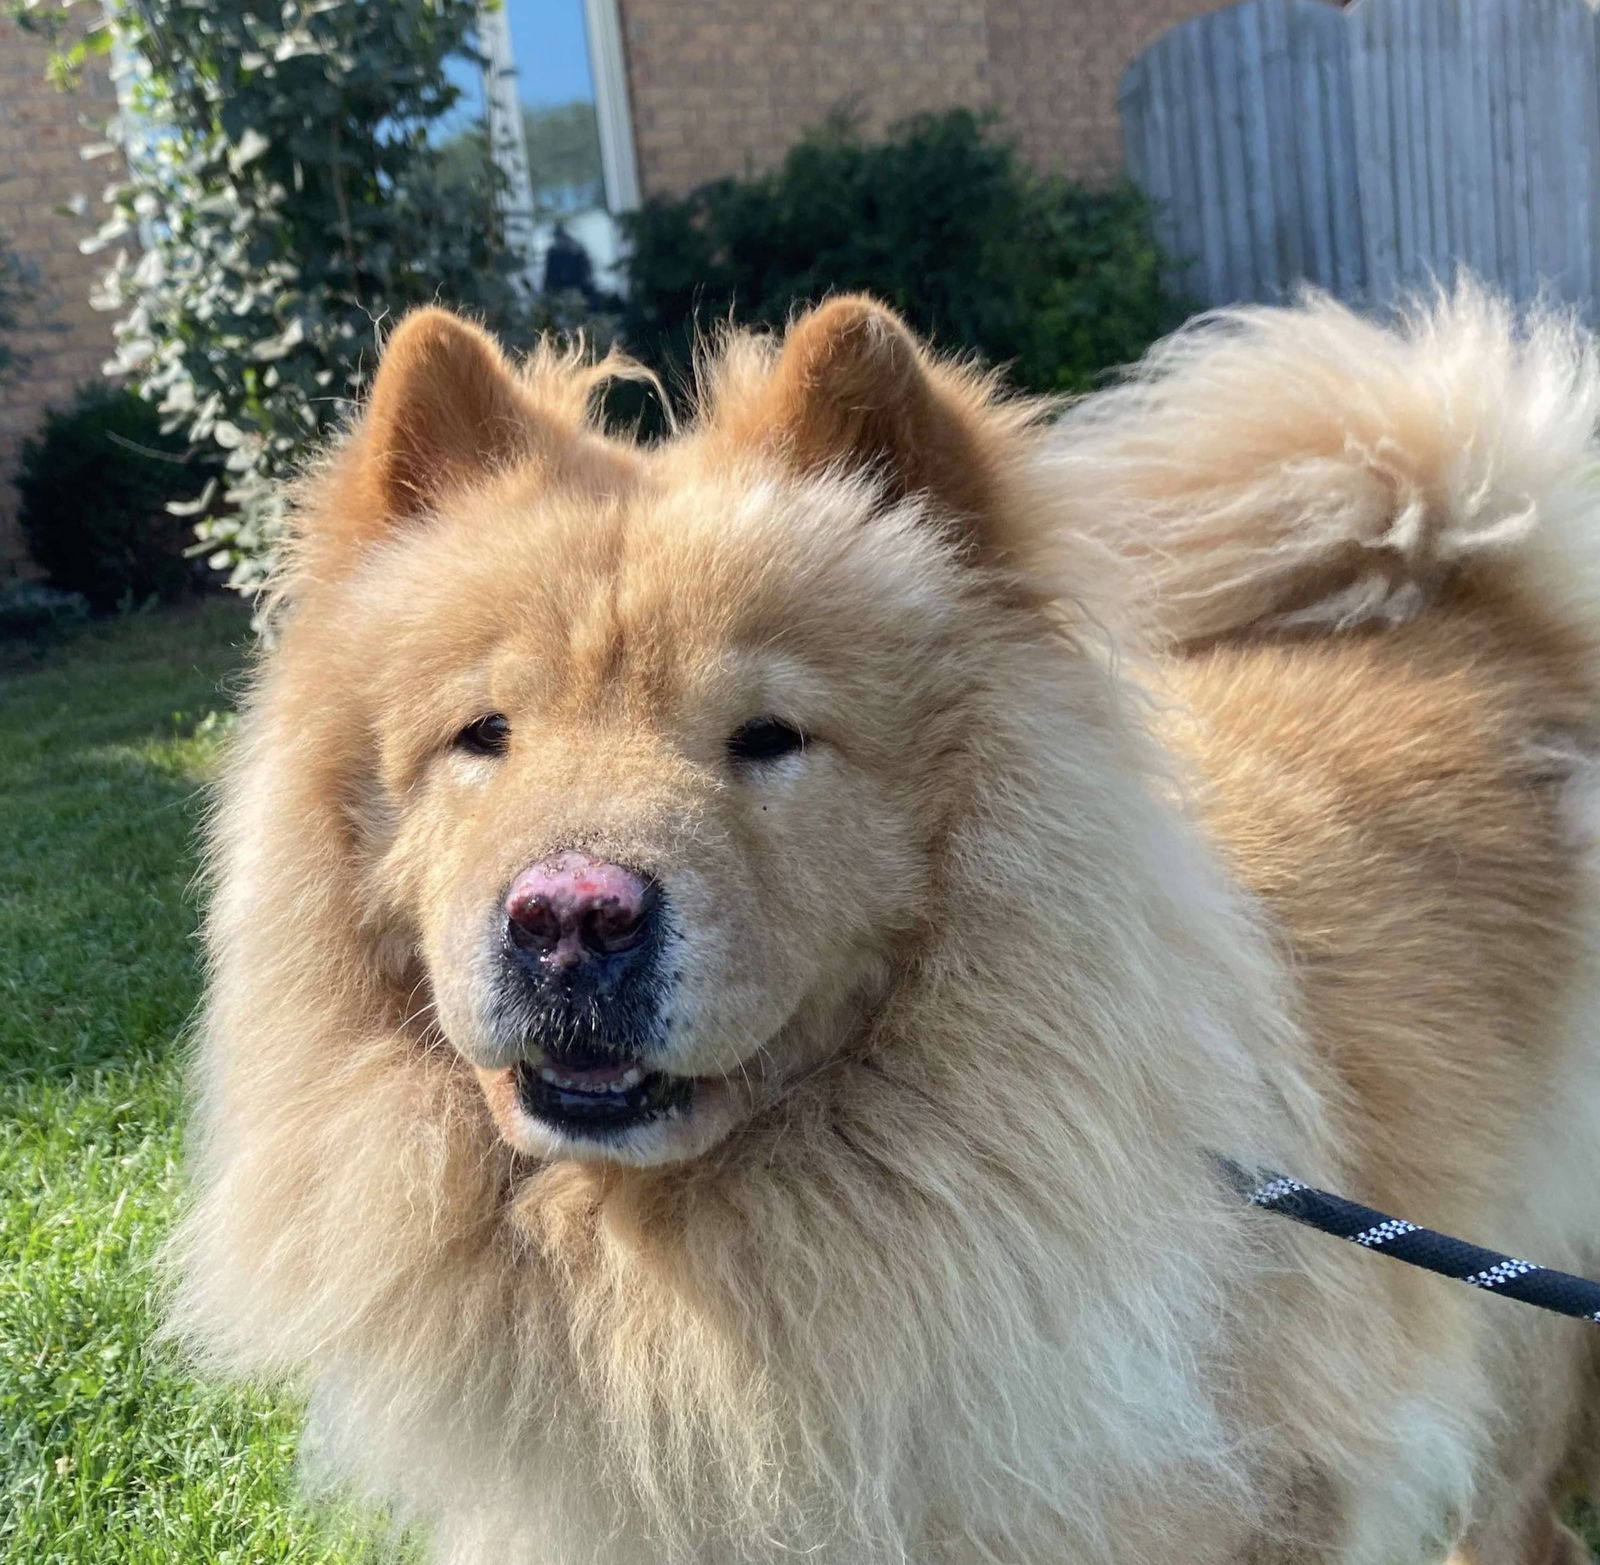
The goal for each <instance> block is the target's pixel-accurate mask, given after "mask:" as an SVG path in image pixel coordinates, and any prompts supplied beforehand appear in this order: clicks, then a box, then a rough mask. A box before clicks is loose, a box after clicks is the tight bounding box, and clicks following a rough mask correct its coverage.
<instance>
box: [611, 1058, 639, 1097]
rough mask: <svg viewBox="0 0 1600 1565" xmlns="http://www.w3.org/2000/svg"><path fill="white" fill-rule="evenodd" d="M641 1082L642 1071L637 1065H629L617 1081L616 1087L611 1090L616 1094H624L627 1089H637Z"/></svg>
mask: <svg viewBox="0 0 1600 1565" xmlns="http://www.w3.org/2000/svg"><path fill="white" fill-rule="evenodd" d="M643 1080H644V1071H643V1070H642V1069H641V1068H640V1067H639V1066H637V1065H630V1066H629V1067H628V1068H627V1070H625V1071H624V1072H623V1073H622V1076H621V1078H620V1079H619V1080H618V1082H617V1085H616V1087H615V1088H614V1089H613V1090H615V1091H617V1092H625V1091H626V1090H627V1089H628V1088H629V1087H637V1086H638V1085H639V1083H640V1082H641V1081H643Z"/></svg>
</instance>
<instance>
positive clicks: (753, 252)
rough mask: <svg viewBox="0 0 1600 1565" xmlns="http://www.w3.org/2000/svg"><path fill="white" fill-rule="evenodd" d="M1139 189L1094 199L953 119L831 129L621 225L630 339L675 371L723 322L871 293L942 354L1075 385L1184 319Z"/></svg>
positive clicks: (966, 119)
mask: <svg viewBox="0 0 1600 1565" xmlns="http://www.w3.org/2000/svg"><path fill="white" fill-rule="evenodd" d="M1148 215H1149V214H1148V211H1147V208H1146V205H1145V202H1144V200H1143V198H1142V197H1141V196H1140V195H1139V194H1138V193H1137V192H1136V191H1135V190H1133V189H1132V188H1131V187H1126V186H1124V187H1120V188H1117V189H1113V190H1107V191H1088V190H1084V189H1081V188H1078V187H1076V186H1073V185H1071V184H1069V183H1067V182H1066V181H1065V180H1062V179H1060V178H1056V177H1053V176H1045V175H1039V174H1036V173H1034V172H1032V171H1031V170H1030V169H1028V168H1027V167H1026V166H1025V165H1024V164H1023V162H1022V161H1021V159H1020V158H1019V157H1018V156H1017V154H1016V152H1015V151H1014V150H1013V149H1012V147H1011V146H1010V145H1009V144H1007V143H1006V142H1005V141H1004V140H1002V139H1000V138H999V137H998V136H997V135H996V134H995V133H994V128H993V124H992V122H991V121H989V120H987V119H985V118H982V117H979V116H977V115H974V114H971V113H969V112H967V111H966V110H956V111H953V112H951V113H947V114H941V115H924V116H920V117H918V118H915V119H912V120H908V121H906V122H905V123H904V124H903V125H900V126H898V127H897V128H896V129H895V130H894V131H893V132H892V133H891V135H890V137H889V139H888V140H886V141H883V142H881V143H878V144H868V143H866V142H864V141H863V140H862V139H861V138H860V136H859V135H858V134H856V132H855V131H854V129H853V128H852V127H851V126H850V125H849V124H848V123H845V122H840V121H835V122H834V123H832V124H830V125H829V126H827V127H826V128H825V129H823V130H821V131H819V132H816V133H814V134H812V135H810V136H808V137H806V138H805V139H804V140H802V141H801V142H800V143H799V144H798V145H797V146H796V147H794V148H793V149H792V150H791V152H790V153H789V155H788V157H787V158H786V159H785V160H784V163H783V165H782V167H781V168H779V169H777V170H776V171H774V172H773V173H771V174H767V175H762V176H758V177H756V178H753V179H742V180H740V179H724V180H719V181H717V182H715V183H713V184H709V185H705V186H702V187H701V188H700V189H699V190H696V191H694V192H693V193H691V194H690V195H688V196H687V197H685V198H683V199H682V200H661V199H657V200H654V201H652V202H650V203H649V204H648V205H647V206H645V207H644V208H643V209H641V210H640V211H638V212H636V213H634V214H632V215H631V216H630V217H628V218H626V219H625V222H626V224H627V230H628V236H629V239H630V241H631V244H632V258H631V260H630V262H629V276H630V279H631V287H630V293H629V298H628V303H627V310H626V313H625V315H624V317H623V323H622V331H623V335H624V337H625V339H626V340H627V342H628V344H629V346H630V347H631V348H632V349H633V351H634V352H635V353H637V354H639V355H640V356H641V357H643V358H644V359H646V361H647V362H649V363H650V364H651V365H652V366H653V367H654V368H656V369H657V370H659V371H662V372H664V373H666V374H667V375H668V376H670V377H673V378H677V377H680V376H681V375H682V374H683V372H684V370H685V369H686V367H687V365H688V362H689V359H690V355H691V350H692V344H693V339H694V334H695V332H696V330H697V329H704V327H706V326H707V325H713V324H715V323H717V322H718V321H721V320H726V319H728V318H730V316H731V317H732V318H733V319H735V320H738V321H740V322H747V323H749V324H752V325H766V326H776V325H781V324H782V323H783V322H784V320H785V319H786V318H787V317H788V316H789V314H790V312H791V311H792V310H793V309H794V307H795V306H796V305H797V304H800V303H804V302H807V301H813V300H816V299H820V298H822V297H823V296H824V295H826V294H829V293H837V292H846V291H851V290H855V289H864V290H866V291H867V292H869V293H873V294H875V295H877V297H879V298H880V299H882V300H884V301H885V302H886V303H888V304H891V305H893V306H894V307H895V308H896V309H897V310H899V311H900V312H901V313H902V314H903V315H904V316H905V317H906V318H907V319H908V320H909V321H910V322H911V323H912V325H913V326H915V327H916V328H917V329H918V330H919V331H921V332H923V333H925V334H927V335H929V336H931V337H932V338H933V339H934V340H935V342H936V343H937V344H938V345H939V346H940V347H942V348H946V349H967V350H973V351H976V352H977V353H979V354H980V355H982V357H983V358H985V359H986V360H988V361H989V362H990V363H994V364H1008V365H1010V367H1011V373H1012V377H1013V378H1014V379H1015V380H1016V381H1017V382H1018V383H1020V384H1021V385H1023V386H1026V387H1029V388H1031V389H1033V390H1037V391H1077V390H1082V389H1085V388H1087V387H1088V386H1089V385H1091V384H1092V383H1093V382H1094V380H1095V379H1096V377H1097V376H1099V375H1100V374H1101V373H1102V372H1103V371H1104V370H1106V369H1107V368H1109V367H1111V366H1113V365H1118V364H1124V363H1128V362H1130V361H1132V360H1133V359H1136V358H1137V357H1138V356H1139V355H1140V354H1141V353H1142V352H1143V350H1144V349H1145V348H1146V347H1147V346H1148V345H1149V344H1150V343H1151V342H1152V341H1153V340H1154V339H1155V338H1157V337H1159V336H1161V335H1162V334H1163V333H1164V332H1165V331H1167V330H1169V329H1170V328H1171V327H1172V326H1173V325H1175V324H1176V323H1177V321H1178V320H1179V319H1181V315H1182V312H1181V311H1180V310H1178V309H1177V308H1175V306H1174V304H1173V301H1171V300H1170V299H1169V298H1168V297H1167V296H1166V295H1165V293H1164V292H1163V291H1162V286H1161V271H1162V256H1161V253H1160V251H1159V250H1158V249H1157V247H1156V245H1155V243H1154V241H1153V240H1152V238H1151V237H1150V231H1149V224H1148Z"/></svg>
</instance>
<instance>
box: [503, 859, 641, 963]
mask: <svg viewBox="0 0 1600 1565" xmlns="http://www.w3.org/2000/svg"><path fill="white" fill-rule="evenodd" d="M656 896H657V892H656V886H655V882H654V881H653V880H650V879H649V878H648V877H646V876H644V875H640V874H637V873H636V872H635V871H633V870H631V869H624V868H623V867H622V865H620V864H608V863H606V862H605V861H604V860H602V859H596V858H591V857H590V856H589V855H588V854H587V853H576V852H566V853H557V854H555V855H553V856H552V857H551V858H548V859H545V860H544V861H543V862H542V863H539V864H534V865H532V866H530V867H529V868H528V869H525V870H523V872H522V873H521V874H520V875H518V876H517V878H516V879H515V880H514V881H512V883H511V889H510V890H509V891H508V892H507V893H506V918H507V920H508V922H509V927H510V932H511V938H512V939H513V940H515V941H516V942H517V944H518V945H520V946H521V947H522V948H523V950H525V951H532V952H535V953H537V954H538V956H539V957H540V959H541V960H542V961H545V962H548V963H550V964H552V965H554V966H560V967H567V966H572V965H574V964H576V963H578V962H583V961H587V960H589V959H591V958H593V957H597V956H610V955H612V954H613V953H615V952H618V951H626V950H628V949H629V948H630V947H631V946H635V945H637V944H638V943H639V941H640V940H641V939H643V937H644V932H645V921H646V919H647V918H648V917H649V914H650V909H651V908H652V907H654V906H655V902H656Z"/></svg>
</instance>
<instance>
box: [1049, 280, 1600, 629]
mask: <svg viewBox="0 0 1600 1565" xmlns="http://www.w3.org/2000/svg"><path fill="white" fill-rule="evenodd" d="M1597 420H1600V352H1597V347H1596V343H1595V341H1594V339H1593V338H1592V337H1590V336H1589V335H1588V333H1586V332H1585V331H1583V330H1582V329H1581V328H1579V327H1578V326H1576V325H1575V324H1574V323H1573V322H1571V321H1570V320H1568V319H1566V318H1564V317H1561V316H1558V315H1555V314H1553V313H1549V312H1536V313H1534V314H1531V315H1529V316H1527V317H1526V318H1521V319H1519V318H1518V317H1517V315H1516V314H1515V313H1514V312H1513V311H1512V310H1511V309H1510V308H1509V307H1508V306H1506V305H1505V304H1503V303H1501V302H1500V301H1498V300H1496V299H1494V298H1492V297H1490V296H1489V295H1488V294H1486V293H1484V292H1483V291H1481V290H1480V289H1478V288H1476V287H1474V286H1471V285H1463V286H1459V287H1457V288H1456V289H1455V290H1454V291H1453V292H1450V293H1448V294H1443V293H1442V294H1440V295H1439V296H1438V297H1437V298H1436V299H1434V300H1432V301H1430V302H1429V303H1427V304H1425V305H1421V306H1418V307H1417V308H1415V309H1413V310H1412V311H1411V312H1409V313H1408V314H1405V315H1403V316H1401V317H1400V318H1399V319H1398V321H1397V322H1396V323H1394V324H1392V325H1382V324H1378V323H1376V322H1374V321H1371V320H1368V319H1365V318H1363V317H1361V316H1359V315H1357V314H1355V313H1354V312H1352V311H1351V310H1349V309H1347V308H1345V307H1344V306H1343V305H1340V304H1338V303H1336V302H1334V301H1333V300H1331V299H1328V298H1326V297H1323V296H1320V295H1308V296H1307V297H1305V298H1304V299H1303V300H1302V301H1301V303H1300V304H1299V305H1298V306H1296V307H1294V308H1281V309H1280V308H1246V309H1237V310H1229V311H1223V312H1219V313H1216V314H1212V315H1208V316H1204V317H1201V318H1200V319H1199V320H1198V321H1196V322H1195V323H1194V324H1192V325H1191V326H1189V327H1187V328H1185V329H1184V330H1183V331H1181V332H1179V333H1178V334H1177V335H1175V336H1173V337H1171V338H1169V339H1168V340H1167V341H1165V342H1163V343H1161V344H1159V345H1158V346H1157V347H1156V348H1154V349H1153V350H1152V351H1151V353H1150V354H1149V356H1148V357H1147V358H1146V359H1145V361H1144V363H1143V364H1142V365H1140V366H1139V368H1138V369H1137V370H1136V371H1135V372H1134V374H1133V375H1132V376H1131V377H1130V379H1129V380H1128V381H1127V382H1126V383H1124V384H1122V385H1119V386H1117V387H1115V388H1113V389H1111V390H1109V391H1106V392H1103V393H1101V394H1099V395H1096V396H1093V397H1090V398H1088V399H1086V400H1085V401H1083V402H1081V403H1079V404H1078V405H1077V406H1076V407H1074V408H1073V409H1071V410H1069V412H1068V413H1067V414H1066V415H1065V417H1064V418H1063V420H1062V422H1061V424H1060V426H1059V430H1058V433H1057V436H1056V437H1055V438H1056V439H1057V441H1058V444H1056V445H1055V446H1054V449H1053V452H1052V466H1054V465H1055V463H1057V462H1059V463H1060V467H1058V468H1057V470H1056V475H1055V476H1056V477H1057V479H1058V480H1060V481H1062V482H1063V483H1064V485H1065V486H1066V488H1067V489H1068V490H1069V492H1071V493H1072V494H1073V495H1074V499H1073V501H1072V504H1073V507H1074V510H1075V511H1076V512H1077V514H1078V517H1079V518H1080V520H1081V525H1083V526H1084V527H1085V528H1087V529H1088V530H1089V531H1090V532H1092V533H1095V534H1097V535H1098V536H1100V537H1101V538H1102V539H1104V540H1105V541H1107V542H1108V543H1109V544H1110V545H1111V547H1112V549H1113V550H1114V552H1116V553H1117V554H1119V555H1121V556H1122V557H1124V558H1126V559H1132V560H1134V561H1135V562H1137V563H1138V564H1140V565H1142V566H1144V567H1147V576H1146V580H1145V583H1144V585H1145V590H1146V593H1147V594H1148V598H1147V602H1148V604H1149V612H1148V620H1147V624H1146V626H1145V628H1146V630H1147V631H1148V632H1149V634H1150V636H1151V637H1152V638H1153V639H1154V640H1155V641H1156V642H1157V643H1166V644H1176V643H1193V642H1199V641H1204V640H1206V639H1208V638H1211V637H1216V636H1222V635H1226V634H1229V633H1230V632H1237V631H1240V630H1244V629H1247V628H1249V627H1251V626H1252V625H1263V626H1265V625H1275V626H1296V625H1298V626H1306V627H1311V626H1318V625H1322V626H1329V627H1334V626H1350V625H1356V624H1361V623H1365V622H1370V621H1391V622H1393V621H1398V620H1401V619H1405V618H1408V617H1410V616H1411V615H1413V614H1416V613H1417V612H1419V611H1420V610H1422V609H1423V608H1424V607H1425V606H1426V605H1427V603H1428V602H1429V601H1430V600H1431V599H1432V598H1433V597H1434V595H1435V594H1436V593H1438V592H1439V591H1440V590H1441V589H1443V588H1445V587H1447V586H1448V585H1449V584H1450V583H1451V582H1452V581H1453V580H1459V579H1461V578H1463V577H1465V576H1472V577H1474V578H1476V579H1481V580H1486V581H1487V580H1491V579H1494V578H1496V577H1499V578H1503V579H1504V580H1505V582H1506V583H1507V584H1508V585H1510V584H1512V583H1513V582H1516V581H1518V580H1520V581H1522V582H1523V583H1524V584H1525V586H1526V588H1527V589H1528V590H1531V591H1532V592H1533V593H1534V594H1535V595H1536V597H1537V600H1538V602H1539V605H1540V610H1541V611H1542V612H1544V613H1546V614H1549V615H1552V616H1554V617H1555V618H1556V619H1557V620H1558V621H1559V622H1560V623H1562V624H1563V625H1566V626H1568V627H1569V628H1570V629H1572V630H1573V631H1575V632H1577V633H1579V634H1581V635H1583V636H1585V637H1593V638H1595V639H1596V640H1597V641H1600V448H1597V443H1596V426H1597ZM1152 588H1153V591H1152V590H1151V589H1152Z"/></svg>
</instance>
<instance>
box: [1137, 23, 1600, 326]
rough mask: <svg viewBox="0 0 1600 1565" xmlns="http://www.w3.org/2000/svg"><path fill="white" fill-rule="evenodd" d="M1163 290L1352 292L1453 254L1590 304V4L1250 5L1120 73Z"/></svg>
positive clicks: (1440, 268)
mask: <svg viewBox="0 0 1600 1565" xmlns="http://www.w3.org/2000/svg"><path fill="white" fill-rule="evenodd" d="M1121 108H1122V121H1123V130H1124V134H1125V137H1126V140H1127V147H1128V160H1129V166H1130V171H1131V173H1132V174H1133V177H1134V179H1135V180H1136V181H1137V182H1138V183H1139V184H1140V185H1142V186H1143V187H1144V189H1145V190H1146V191H1147V192H1148V193H1149V194H1150V195H1151V196H1152V197H1153V198H1154V199H1155V201H1156V203H1157V208H1158V221H1159V223H1160V225H1161V230H1162V238H1163V240H1164V242H1165V244H1166V246H1167V248H1168V251H1169V253H1170V254H1171V255H1172V256H1173V257H1174V260H1175V266H1176V274H1177V275H1176V277H1175V279H1174V281H1175V283H1176V285H1177V286H1178V287H1179V288H1180V289H1181V290H1182V291H1183V293H1184V294H1185V295H1187V296H1188V297H1189V298H1191V299H1193V300H1194V301H1195V302H1197V303H1199V304H1205V305H1212V304H1228V303H1233V302H1235V301H1238V300H1248V299H1254V300H1273V299H1280V298H1282V297H1284V296H1285V295H1286V294H1287V293H1289V292H1290V291H1292V289H1293V288H1294V286H1295V285H1296V284H1297V283H1299V282H1301V281H1302V280H1305V281H1310V282H1312V283H1315V284H1317V285H1319V286H1321V287H1323V288H1326V289H1328V290H1330V291H1331V292H1333V293H1335V294H1337V295H1338V296H1339V297H1340V298H1343V299H1348V300H1350V301H1351V302H1352V303H1357V304H1373V305H1382V304H1383V303H1385V302H1386V301H1388V300H1391V299H1393V298H1394V297H1396V296H1397V295H1399V294H1403V293H1407V292H1410V291H1413V290H1415V289H1418V288H1424V287H1426V286H1428V285H1429V284H1430V283H1431V282H1432V281H1433V280H1434V279H1441V280H1448V279H1450V278H1451V277H1453V276H1454V275H1455V273H1456V272H1457V270H1458V269H1459V268H1460V267H1463V266H1465V267H1469V268H1471V270H1472V271H1474V272H1475V273H1477V274H1478V275H1479V276H1481V277H1483V278H1484V279H1486V280H1488V281H1490V282H1492V283H1494V284H1496V285H1497V286H1498V287H1499V288H1501V289H1503V290H1504V291H1506V292H1507V293H1509V294H1511V295H1513V296H1514V297H1516V298H1518V299H1522V300H1532V299H1533V298H1535V297H1536V296H1539V295H1541V294H1542V295H1544V296H1547V297H1551V298H1554V299H1557V300H1561V301H1564V302H1567V303H1570V304H1573V305H1576V306H1578V307H1579V309H1580V310H1582V311H1583V313H1584V314H1585V315H1587V316H1589V317H1590V318H1591V319H1594V318H1596V317H1597V316H1600V20H1597V18H1596V14H1595V12H1594V11H1593V10H1591V9H1590V7H1589V6H1588V5H1587V4H1585V3H1584V0H1356V4H1354V5H1352V6H1351V7H1349V8H1348V9H1347V10H1343V11H1341V10H1339V9H1336V8H1335V7H1334V6H1332V5H1328V4H1325V3H1323V0H1244V3H1243V4H1241V5H1235V6H1231V7H1229V8H1228V9H1227V10H1223V11H1215V12H1212V13H1210V14H1208V15H1205V16H1200V17H1196V18H1195V19H1194V20H1192V21H1189V22H1185V23H1183V24H1181V25H1180V26H1178V27H1175V28H1173V29H1172V30H1171V31H1170V32H1168V33H1166V34H1164V35H1163V36H1162V37H1161V38H1160V39H1158V40H1157V41H1156V43H1155V44H1154V45H1152V46H1151V47H1150V48H1149V49H1148V50H1146V51H1145V53H1144V54H1142V55H1141V56H1140V57H1139V58H1138V59H1137V60H1135V61H1134V63H1133V64H1132V65H1131V66H1130V67H1129V68H1128V71H1127V73H1126V74H1125V76H1124V77H1123V80H1122V87H1121Z"/></svg>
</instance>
